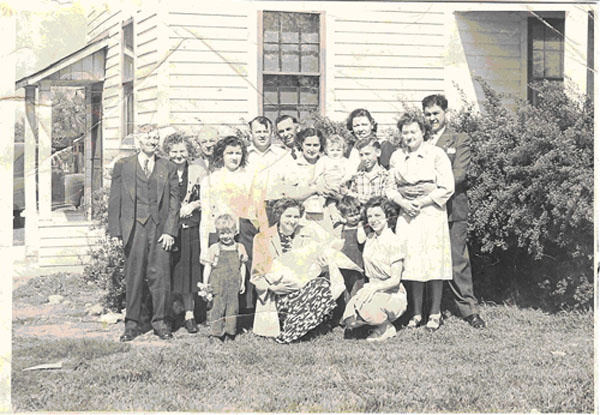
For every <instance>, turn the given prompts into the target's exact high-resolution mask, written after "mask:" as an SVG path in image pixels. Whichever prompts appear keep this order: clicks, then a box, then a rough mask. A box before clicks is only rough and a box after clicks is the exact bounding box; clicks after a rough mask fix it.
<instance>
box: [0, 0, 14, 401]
mask: <svg viewBox="0 0 600 415" xmlns="http://www.w3.org/2000/svg"><path fill="white" fill-rule="evenodd" d="M8 9H9V10H8V11H7V10H6V8H4V10H3V13H2V15H1V16H0V39H2V42H0V58H1V59H2V65H3V67H2V77H0V96H1V97H2V98H3V99H2V100H1V101H0V131H2V134H3V135H4V136H3V139H2V140H0V142H1V143H2V144H0V146H1V150H0V151H1V154H0V160H1V161H0V163H1V165H2V167H1V168H0V172H1V173H0V174H1V175H2V178H1V179H0V183H3V184H6V185H8V186H6V187H5V188H4V189H3V197H2V202H0V205H1V206H2V211H1V212H0V217H1V218H2V225H1V226H0V234H1V235H2V237H1V239H2V242H1V243H0V255H2V258H3V261H2V263H3V264H5V265H4V267H3V269H2V271H3V275H4V276H5V278H3V281H2V284H0V302H1V304H2V307H0V321H2V324H0V338H1V339H2V340H1V343H0V354H1V355H2V357H3V363H4V364H3V365H2V366H1V368H0V385H2V388H1V391H0V412H9V411H11V400H10V384H11V369H10V364H9V363H10V360H11V355H12V349H11V340H10V339H11V331H12V326H11V321H12V316H11V314H12V313H11V310H12V283H11V276H12V274H13V268H14V252H13V250H12V248H11V247H12V243H13V226H12V217H13V215H12V209H13V186H14V179H13V163H14V148H15V144H14V143H15V133H14V125H15V101H14V97H15V81H16V79H15V67H16V62H15V59H16V58H15V47H16V38H17V29H16V27H17V26H16V16H15V15H14V14H13V12H12V11H11V10H10V8H8ZM9 211H10V212H11V214H9V213H8V212H9ZM9 221H10V222H11V223H10V224H9ZM6 276H8V278H6Z"/></svg>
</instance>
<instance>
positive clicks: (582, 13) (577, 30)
mask: <svg viewBox="0 0 600 415" xmlns="http://www.w3.org/2000/svg"><path fill="white" fill-rule="evenodd" d="M587 39H588V13H587V9H586V8H585V7H584V6H583V5H581V6H572V7H569V8H568V9H567V10H566V11H565V78H568V79H569V80H570V82H569V81H567V82H569V84H570V85H572V86H574V87H575V88H576V89H577V90H578V92H579V93H582V94H583V93H585V92H586V84H587Z"/></svg>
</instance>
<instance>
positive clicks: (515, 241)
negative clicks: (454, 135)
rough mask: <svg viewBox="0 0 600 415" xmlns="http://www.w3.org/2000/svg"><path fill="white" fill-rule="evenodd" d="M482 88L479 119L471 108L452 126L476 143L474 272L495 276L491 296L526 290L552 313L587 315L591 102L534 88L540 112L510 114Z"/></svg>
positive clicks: (523, 109)
mask: <svg viewBox="0 0 600 415" xmlns="http://www.w3.org/2000/svg"><path fill="white" fill-rule="evenodd" d="M480 83H481V85H482V88H483V91H484V94H485V98H486V99H485V102H484V110H485V111H484V113H483V114H479V113H475V112H473V111H472V106H470V105H468V104H467V105H466V106H465V107H464V108H463V110H462V111H461V113H460V114H458V116H457V117H456V119H455V124H456V125H455V127H456V128H457V129H458V130H459V131H464V132H467V133H468V134H469V135H470V137H471V139H472V152H473V158H472V163H471V170H470V172H469V177H470V183H471V188H470V190H469V200H470V203H471V206H470V220H469V231H470V242H471V245H472V253H473V256H474V259H473V262H474V264H473V266H474V268H475V269H476V270H477V272H482V273H484V274H485V273H486V272H487V273H488V274H489V273H490V272H489V270H490V268H496V270H495V271H494V274H497V276H498V277H500V278H501V279H502V280H497V279H495V278H494V280H493V281H488V282H487V283H488V284H489V287H487V288H489V289H491V290H493V289H494V287H496V288H499V289H500V290H502V288H506V287H510V289H509V291H510V290H513V291H514V290H515V289H526V290H530V291H531V292H530V293H529V294H531V296H532V298H533V300H534V302H537V304H538V305H540V306H547V307H550V308H554V309H562V308H583V309H585V308H590V307H592V302H593V270H592V259H593V232H594V228H593V184H594V181H593V180H594V179H593V177H594V176H593V168H594V166H593V138H594V130H593V106H592V101H591V100H589V99H586V98H585V97H583V96H578V95H576V94H575V93H574V92H573V91H565V90H564V88H563V86H562V85H556V84H552V83H541V84H536V85H534V88H536V90H537V92H538V97H539V102H538V103H537V104H536V105H531V104H529V103H527V102H524V101H518V102H517V106H516V111H512V110H510V109H508V108H506V107H505V106H503V105H502V95H500V94H497V93H496V92H494V91H493V90H492V89H491V88H490V87H489V86H488V85H487V84H486V83H485V82H484V81H482V80H480ZM531 283H533V284H531ZM527 285H529V287H527V288H526V286H527ZM487 294H490V297H494V293H493V292H490V293H487ZM517 297H518V295H517Z"/></svg>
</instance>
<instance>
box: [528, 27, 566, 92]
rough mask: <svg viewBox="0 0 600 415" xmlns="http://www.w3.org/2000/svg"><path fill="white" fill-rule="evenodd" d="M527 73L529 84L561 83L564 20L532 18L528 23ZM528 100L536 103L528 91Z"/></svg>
mask: <svg viewBox="0 0 600 415" xmlns="http://www.w3.org/2000/svg"><path fill="white" fill-rule="evenodd" d="M528 32H529V33H528V34H529V36H528V38H529V48H528V52H529V53H528V55H529V56H528V72H529V82H536V81H543V80H548V81H556V82H563V81H564V78H565V73H564V65H565V59H564V55H565V54H564V49H565V41H564V33H565V20H564V19H560V18H534V17H530V18H529V21H528ZM528 91H529V93H528V98H529V100H530V101H532V102H534V103H535V102H536V101H537V95H536V93H535V91H534V90H533V89H531V88H529V89H528Z"/></svg>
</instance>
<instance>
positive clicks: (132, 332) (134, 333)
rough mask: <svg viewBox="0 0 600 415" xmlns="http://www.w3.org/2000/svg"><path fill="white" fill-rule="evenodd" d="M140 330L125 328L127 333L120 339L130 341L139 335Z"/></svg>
mask: <svg viewBox="0 0 600 415" xmlns="http://www.w3.org/2000/svg"><path fill="white" fill-rule="evenodd" d="M138 334H139V333H138V331H137V330H135V329H125V333H123V334H122V335H121V337H120V338H119V341H121V342H130V341H132V340H133V339H135V338H136V337H137V336H138Z"/></svg>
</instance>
